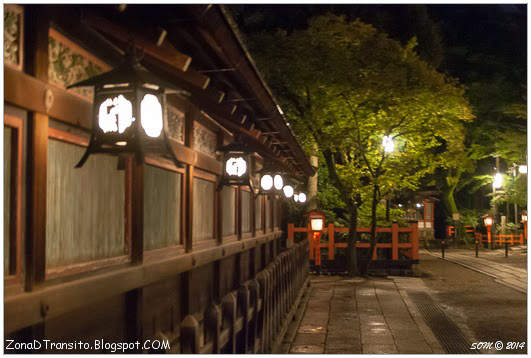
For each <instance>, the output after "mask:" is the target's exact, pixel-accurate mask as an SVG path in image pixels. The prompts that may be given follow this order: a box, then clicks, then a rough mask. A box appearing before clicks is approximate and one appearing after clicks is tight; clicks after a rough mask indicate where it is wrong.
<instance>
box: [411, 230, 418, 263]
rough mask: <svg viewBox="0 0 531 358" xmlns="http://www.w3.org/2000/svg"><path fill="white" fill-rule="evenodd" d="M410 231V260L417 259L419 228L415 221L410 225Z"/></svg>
mask: <svg viewBox="0 0 531 358" xmlns="http://www.w3.org/2000/svg"><path fill="white" fill-rule="evenodd" d="M411 229H412V231H411V233H410V234H409V235H410V236H409V237H410V238H411V260H418V259H419V228H418V224H417V223H413V224H412V225H411Z"/></svg>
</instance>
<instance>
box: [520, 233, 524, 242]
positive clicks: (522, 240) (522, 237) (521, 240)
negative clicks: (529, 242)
mask: <svg viewBox="0 0 531 358" xmlns="http://www.w3.org/2000/svg"><path fill="white" fill-rule="evenodd" d="M523 244H524V234H520V245H523Z"/></svg>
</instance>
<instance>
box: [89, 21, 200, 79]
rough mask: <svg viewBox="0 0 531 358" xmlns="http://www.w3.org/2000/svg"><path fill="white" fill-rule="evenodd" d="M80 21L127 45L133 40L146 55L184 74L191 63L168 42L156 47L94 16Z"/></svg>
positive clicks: (152, 43) (137, 34) (134, 32)
mask: <svg viewBox="0 0 531 358" xmlns="http://www.w3.org/2000/svg"><path fill="white" fill-rule="evenodd" d="M82 21H83V22H84V23H85V24H87V25H88V26H90V27H92V28H94V29H95V30H97V31H99V32H100V33H102V34H104V35H106V36H109V37H111V38H113V39H114V40H116V41H119V42H122V43H125V44H127V43H128V42H129V40H134V43H135V45H136V46H137V47H140V48H141V49H143V50H144V52H145V54H146V55H149V56H151V57H153V58H156V59H157V60H159V61H161V62H164V63H166V64H168V65H170V66H172V67H173V68H175V69H177V70H179V71H183V72H186V71H187V70H188V68H189V66H190V63H191V62H192V58H191V57H190V56H187V55H185V54H182V53H180V52H179V51H177V50H176V49H175V48H174V47H173V46H171V45H170V44H169V43H168V42H163V43H162V44H161V46H157V44H156V43H154V42H153V41H151V39H149V38H148V37H146V36H145V35H143V33H141V32H140V31H133V30H130V29H125V28H123V27H121V26H119V25H116V24H115V23H112V22H110V21H108V20H106V19H104V18H102V17H99V16H94V15H88V16H86V17H84V18H83V20H82ZM143 32H145V31H143Z"/></svg>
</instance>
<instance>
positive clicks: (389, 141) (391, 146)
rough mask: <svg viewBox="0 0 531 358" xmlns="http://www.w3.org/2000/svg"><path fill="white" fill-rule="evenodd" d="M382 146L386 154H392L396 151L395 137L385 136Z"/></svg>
mask: <svg viewBox="0 0 531 358" xmlns="http://www.w3.org/2000/svg"><path fill="white" fill-rule="evenodd" d="M382 145H383V147H384V151H385V152H386V153H391V152H392V151H394V150H395V143H394V142H393V137H391V136H390V135H389V136H387V135H385V136H384V137H383V141H382Z"/></svg>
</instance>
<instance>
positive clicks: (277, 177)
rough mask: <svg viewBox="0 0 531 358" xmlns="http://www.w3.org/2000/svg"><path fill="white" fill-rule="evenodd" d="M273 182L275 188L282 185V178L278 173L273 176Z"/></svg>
mask: <svg viewBox="0 0 531 358" xmlns="http://www.w3.org/2000/svg"><path fill="white" fill-rule="evenodd" d="M273 182H274V183H275V189H277V190H280V189H282V187H283V186H284V180H283V179H282V177H281V176H280V175H278V174H277V175H275V177H274V178H273Z"/></svg>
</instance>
